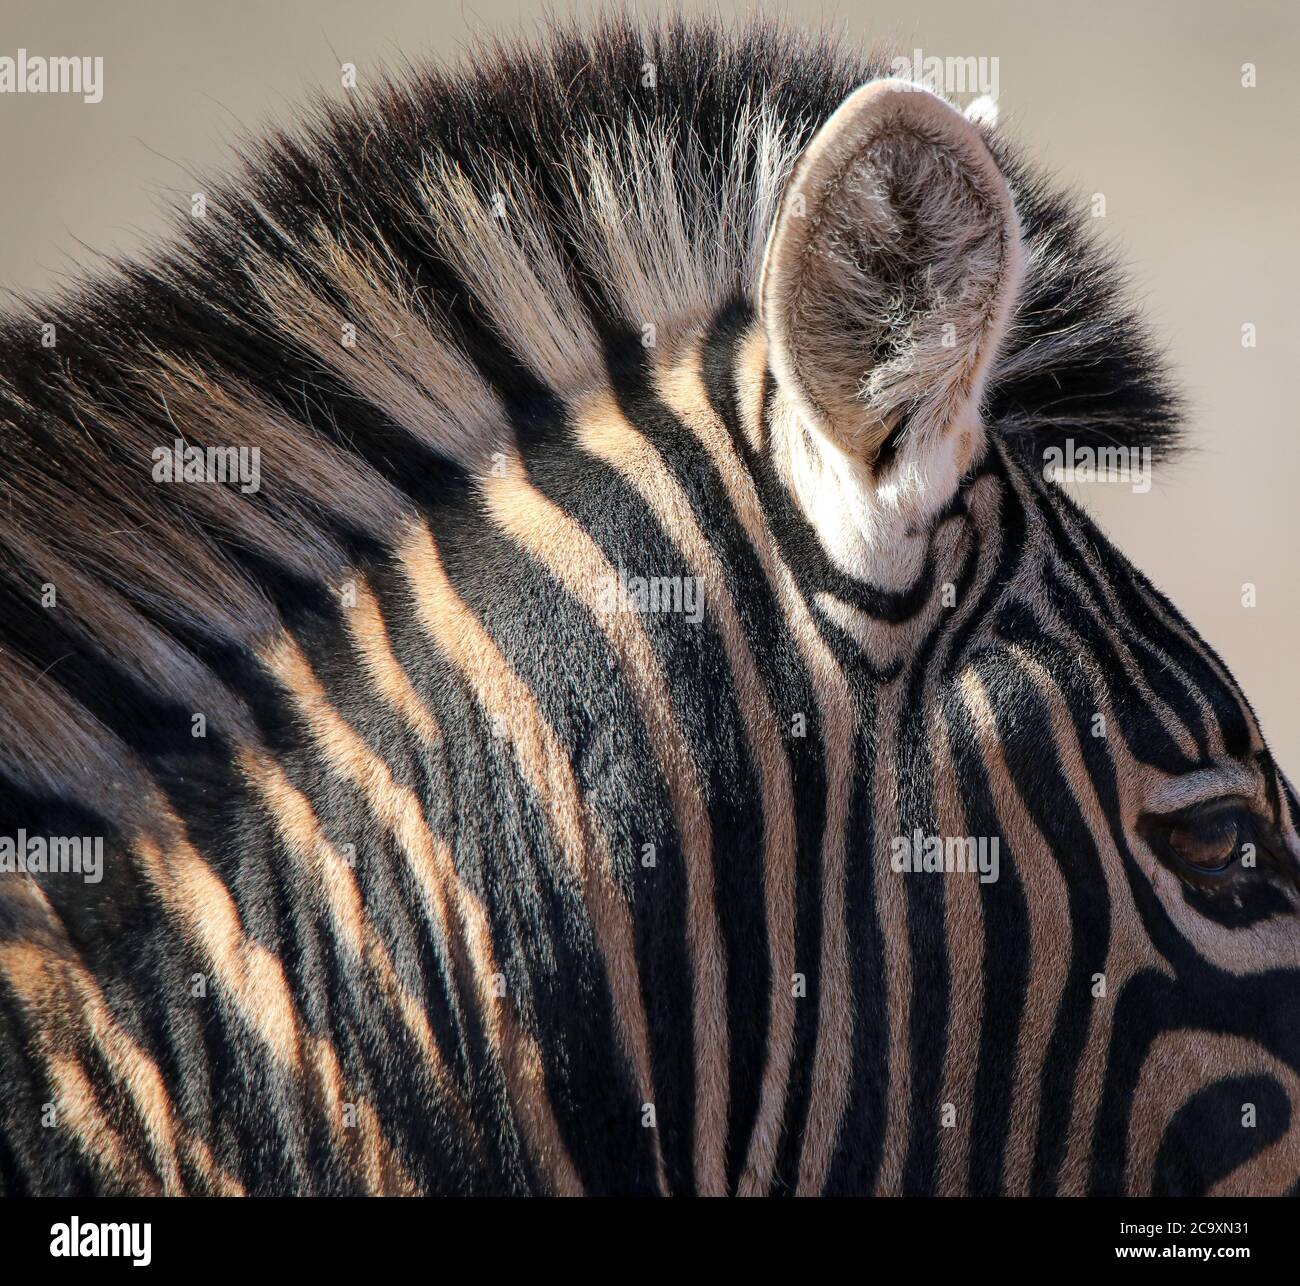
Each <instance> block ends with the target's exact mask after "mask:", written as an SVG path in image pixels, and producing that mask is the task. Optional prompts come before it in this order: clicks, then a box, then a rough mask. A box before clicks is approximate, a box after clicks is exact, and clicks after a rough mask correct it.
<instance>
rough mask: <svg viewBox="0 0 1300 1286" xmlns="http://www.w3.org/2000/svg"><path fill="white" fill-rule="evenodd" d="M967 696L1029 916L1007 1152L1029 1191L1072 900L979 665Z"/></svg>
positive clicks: (1017, 1189)
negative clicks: (1017, 774) (1015, 769)
mask: <svg viewBox="0 0 1300 1286" xmlns="http://www.w3.org/2000/svg"><path fill="white" fill-rule="evenodd" d="M960 688H961V695H962V699H963V701H964V702H965V704H966V708H967V710H968V711H969V713H970V717H971V720H972V722H973V723H974V725H975V732H976V736H977V738H978V742H979V750H980V755H981V758H982V759H983V762H984V770H985V773H986V774H987V776H988V783H989V790H990V793H991V795H992V799H993V805H994V809H995V811H996V813H997V818H998V828H999V830H1000V832H1001V833H1002V834H1003V835H1013V836H1015V837H1016V845H1017V847H1016V853H1015V860H1016V865H1017V869H1018V870H1019V873H1020V877H1021V885H1022V887H1023V889H1024V894H1025V908H1026V913H1027V916H1028V920H1029V980H1028V984H1027V986H1026V994H1025V1004H1024V1011H1023V1014H1022V1021H1021V1027H1020V1034H1019V1039H1018V1041H1017V1045H1016V1071H1015V1082H1014V1086H1013V1089H1012V1099H1011V1101H1012V1104H1013V1105H1014V1107H1013V1111H1012V1116H1011V1121H1010V1129H1009V1132H1008V1137H1007V1147H1006V1154H1005V1158H1004V1165H1005V1168H1004V1185H1005V1188H1006V1191H1007V1193H1008V1194H1010V1195H1012V1196H1025V1195H1028V1191H1029V1183H1030V1179H1031V1176H1032V1171H1033V1161H1034V1148H1035V1144H1036V1142H1037V1138H1038V1123H1039V1116H1040V1112H1041V1108H1042V1104H1041V1103H1040V1101H1039V1087H1040V1084H1041V1076H1042V1070H1043V1065H1044V1063H1045V1062H1046V1059H1047V1050H1048V1047H1049V1045H1050V1043H1051V1038H1052V1032H1053V1031H1054V1029H1055V1023H1056V1014H1057V1010H1058V1009H1059V1007H1060V1000H1061V996H1062V994H1063V993H1064V990H1065V983H1066V980H1067V977H1068V974H1069V968H1070V952H1069V951H1068V950H1063V949H1062V948H1063V946H1068V943H1066V944H1063V943H1062V941H1061V936H1060V934H1061V926H1062V925H1067V926H1068V925H1069V924H1070V904H1069V899H1068V897H1067V895H1066V889H1065V883H1064V881H1063V879H1062V877H1061V871H1060V868H1059V867H1058V866H1057V864H1056V863H1055V861H1053V860H1052V858H1051V852H1052V848H1051V845H1050V844H1048V842H1047V840H1046V839H1045V838H1044V837H1043V835H1042V833H1041V832H1040V831H1039V830H1038V827H1037V826H1036V825H1035V824H1034V822H1033V820H1032V818H1031V817H1030V816H1029V812H1028V810H1027V809H1026V808H1025V805H1024V802H1023V801H1022V800H1021V798H1020V794H1019V791H1018V790H1017V789H1016V785H1015V782H1014V781H1013V779H1012V777H1011V772H1010V769H1009V768H1008V767H1007V762H1006V758H1005V755H1004V753H1003V748H1002V738H1001V735H1000V733H999V730H998V727H997V723H996V720H995V718H994V714H993V706H992V703H991V702H990V700H989V697H988V694H987V692H986V691H985V689H984V685H983V682H982V681H981V680H980V678H979V676H978V675H977V674H976V673H975V671H973V670H966V671H965V672H963V674H962V676H961V679H960Z"/></svg>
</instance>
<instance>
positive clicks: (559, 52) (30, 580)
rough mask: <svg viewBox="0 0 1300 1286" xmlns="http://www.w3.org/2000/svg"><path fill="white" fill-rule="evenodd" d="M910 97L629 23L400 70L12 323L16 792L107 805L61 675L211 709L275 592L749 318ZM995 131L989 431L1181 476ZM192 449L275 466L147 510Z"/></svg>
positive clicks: (12, 763)
mask: <svg viewBox="0 0 1300 1286" xmlns="http://www.w3.org/2000/svg"><path fill="white" fill-rule="evenodd" d="M888 71H889V59H888V57H887V55H886V54H885V53H883V52H879V51H878V52H876V53H873V54H869V55H863V54H861V53H860V52H858V51H855V50H852V49H850V48H848V47H846V46H845V45H844V44H842V43H841V42H839V41H837V40H836V39H833V38H830V37H825V36H813V37H810V36H804V35H799V34H795V33H792V32H788V31H785V30H782V29H780V28H778V27H776V26H774V25H771V24H768V23H762V22H759V23H754V24H751V25H749V26H746V27H744V28H743V29H740V30H736V31H731V30H727V29H724V28H723V27H722V26H720V25H717V24H714V23H710V22H700V21H696V20H691V21H689V22H678V23H673V24H670V25H663V26H653V27H650V28H643V27H640V26H637V25H635V24H634V23H631V22H629V21H625V20H621V19H619V20H612V21H609V22H607V23H605V24H604V25H601V26H599V27H598V28H596V29H595V30H594V31H592V32H589V33H583V34H580V33H578V32H576V31H573V30H556V31H554V32H552V33H551V34H550V35H549V36H548V37H547V39H546V40H545V41H544V42H542V43H540V44H535V45H526V46H525V45H519V46H506V45H496V46H493V47H490V48H488V49H486V51H481V52H479V53H477V54H475V55H473V57H472V58H471V59H470V61H468V62H467V64H466V65H465V66H463V67H461V68H459V69H456V70H454V71H450V70H431V69H428V68H413V67H412V68H407V69H405V70H404V71H403V72H402V73H400V74H399V75H397V76H396V77H395V78H394V79H392V80H391V81H388V82H386V83H384V84H382V85H380V86H378V87H377V88H374V89H370V90H366V91H354V92H352V93H351V94H349V95H347V96H346V97H344V98H343V100H342V101H337V102H335V101H331V102H328V103H326V102H323V101H318V102H317V103H316V104H315V105H314V106H313V107H312V108H311V109H310V110H309V112H308V114H307V119H306V121H305V123H304V125H303V128H302V129H301V130H299V131H297V132H294V133H287V132H284V131H274V132H272V133H270V134H269V135H268V136H266V137H264V138H263V139H261V141H259V142H256V143H252V144H249V145H248V146H247V147H246V148H245V158H244V165H243V167H242V169H241V170H240V171H239V172H238V174H237V175H236V176H235V177H234V178H230V179H226V180H223V181H221V182H218V183H214V184H211V185H208V186H206V187H205V188H203V189H202V191H203V194H204V202H203V205H204V209H203V217H186V218H184V219H183V226H181V227H178V229H177V230H176V233H175V235H174V236H173V237H172V238H171V239H170V240H169V242H168V244H167V245H166V246H165V247H163V248H162V249H160V250H159V251H157V252H156V253H155V254H153V255H152V256H150V257H149V258H147V259H145V260H143V261H136V262H122V263H117V264H114V265H112V266H111V267H110V268H109V269H107V270H104V271H101V272H100V273H99V274H98V275H97V276H95V277H93V278H90V279H87V280H85V281H83V282H82V283H80V284H78V285H77V286H75V287H73V288H71V289H69V290H67V291H65V292H64V293H62V294H61V295H58V296H56V297H51V298H48V299H44V300H35V301H31V300H28V301H25V302H24V303H23V304H22V306H21V307H19V308H18V309H17V310H15V311H13V312H11V313H10V314H9V315H8V316H7V317H6V318H5V319H4V320H3V322H2V323H0V425H3V430H2V436H0V499H2V501H3V503H0V546H3V549H4V556H3V566H0V619H5V620H6V621H8V622H9V623H10V624H9V626H8V629H7V631H6V634H7V637H6V638H5V639H4V640H3V641H4V643H5V648H4V651H3V652H0V686H4V687H5V688H6V690H7V691H8V692H9V693H11V694H12V695H11V696H9V697H8V698H7V699H6V700H4V701H3V702H0V745H5V746H7V747H8V750H7V752H5V758H4V760H3V761H0V764H3V766H6V767H8V768H9V769H10V770H11V771H13V772H15V773H17V775H18V776H19V777H21V778H23V779H25V780H35V781H39V782H42V783H44V784H45V785H46V786H53V785H56V784H57V781H58V779H60V778H62V777H64V776H65V772H64V769H65V768H66V765H67V764H68V763H69V762H70V761H77V762H78V763H79V764H80V766H81V768H82V769H83V771H84V773H85V774H86V775H87V776H88V777H94V776H95V773H96V771H97V769H96V767H95V765H96V762H97V753H98V752H97V750H96V747H100V748H102V746H103V745H104V744H105V742H104V738H105V737H108V736H109V735H110V734H108V733H107V732H106V730H105V729H104V728H103V727H102V726H100V725H99V724H98V722H97V720H95V719H94V718H92V717H91V716H90V715H88V714H86V713H85V712H84V711H78V710H77V709H76V702H75V701H74V700H73V699H71V698H67V699H66V700H65V701H64V704H65V706H66V708H65V709H63V710H62V711H61V712H60V714H59V720H60V721H61V724H62V726H61V727H60V728H59V729H58V730H57V735H56V734H49V735H47V736H45V737H44V738H43V737H42V735H41V732H40V730H39V728H37V727H36V726H35V724H36V720H35V718H34V716H33V714H32V711H34V710H39V709H45V710H48V709H49V705H48V703H49V701H50V699H51V698H50V695H49V689H50V685H49V683H48V676H46V675H45V674H44V672H45V671H47V670H48V669H49V668H50V667H52V666H54V667H58V666H63V667H64V670H56V675H61V674H63V673H64V672H65V671H66V670H67V669H69V668H71V667H75V665H76V664H78V662H77V660H76V654H77V652H78V651H79V649H82V648H84V647H87V646H89V647H90V648H91V649H93V651H94V652H97V653H98V654H100V655H101V656H105V657H109V658H111V659H112V660H113V662H114V663H115V664H116V665H117V666H118V667H120V669H121V671H122V673H123V674H125V675H129V676H132V677H133V678H134V679H136V680H140V681H145V682H148V683H149V684H150V685H151V686H152V688H153V690H155V691H161V692H162V693H163V694H165V695H168V696H171V697H173V698H175V699H176V700H177V701H181V702H185V703H188V705H189V708H193V700H194V694H195V693H196V692H200V691H202V690H203V689H204V686H205V684H206V683H207V682H208V678H207V676H206V669H205V667H206V662H201V661H200V660H198V659H197V657H198V656H199V655H200V654H202V649H201V648H199V647H198V640H199V639H203V640H206V641H207V642H208V643H209V644H219V645H221V646H235V647H242V646H246V645H247V644H248V642H249V641H250V640H252V639H255V638H257V637H261V636H263V635H264V634H266V633H269V632H273V631H274V629H275V627H276V625H277V623H278V622H279V621H280V620H281V619H282V618H283V613H284V607H283V603H282V602H281V601H280V599H279V598H277V597H276V595H277V593H278V592H279V591H277V590H273V589H271V588H270V586H271V584H272V583H274V582H276V581H277V580H281V581H282V580H283V579H284V576H283V575H282V574H281V573H282V572H283V571H284V569H289V570H290V571H291V572H292V573H293V575H294V576H295V577H297V578H298V579H300V580H313V579H316V580H320V581H323V582H324V583H327V584H329V583H334V581H335V580H336V579H337V578H338V577H339V576H341V575H342V574H343V573H344V571H345V570H346V568H347V567H349V566H351V565H353V563H354V562H355V561H356V560H357V558H358V557H359V556H360V557H363V556H365V555H366V554H367V553H375V552H378V551H381V550H382V549H383V548H384V547H385V542H386V539H387V537H388V536H389V535H390V534H391V533H392V531H393V530H394V528H395V525H396V524H397V523H399V522H400V521H401V520H402V519H403V517H404V516H405V515H408V514H409V513H411V512H413V511H414V509H415V508H416V507H417V506H418V505H419V504H421V503H427V502H430V501H435V500H438V499H440V498H443V497H445V496H446V495H447V494H449V493H448V489H449V488H454V487H455V486H457V485H464V483H465V482H466V480H468V479H470V478H472V476H473V475H474V473H475V472H476V471H477V470H479V469H481V468H483V467H484V463H485V461H487V460H488V459H490V458H491V455H492V453H493V451H495V450H496V449H497V448H498V446H499V445H500V444H502V443H504V442H505V441H506V440H507V439H508V437H509V436H510V435H511V434H512V433H513V434H520V433H523V432H527V431H528V430H529V429H530V427H531V426H533V425H534V424H535V423H538V422H539V408H542V409H543V411H544V410H545V408H546V407H548V406H551V405H554V403H555V399H556V398H561V397H563V396H564V395H565V394H566V393H569V392H572V391H575V390H577V389H579V388H580V387H581V386H582V385H583V383H584V382H586V381H589V380H591V379H592V378H593V377H594V378H598V377H599V374H600V368H601V366H602V363H603V362H604V361H605V360H606V357H607V355H608V353H609V351H610V346H611V345H612V344H615V343H617V342H619V341H620V338H622V339H626V338H628V337H636V336H641V337H644V336H645V335H646V334H647V328H648V327H653V328H655V331H656V333H657V332H659V331H661V330H663V329H665V328H667V329H669V330H670V329H671V328H672V326H673V325H674V324H676V323H677V322H679V321H681V320H682V319H684V318H692V317H695V318H698V317H699V316H700V315H702V314H705V313H707V312H709V311H710V310H715V309H717V308H719V307H721V306H723V305H725V304H727V303H728V302H731V301H734V300H736V299H745V298H749V297H751V296H752V292H753V289H754V287H755V285H756V281H757V275H758V269H759V264H760V259H761V255H762V250H763V244H764V239H765V237H766V235H767V230H768V226H769V223H770V220H771V216H772V212H773V210H774V208H775V204H776V201H777V199H778V198H779V196H780V191H781V185H782V182H783V180H784V178H785V175H786V174H787V172H788V170H789V168H790V166H791V164H792V163H793V161H794V159H795V158H796V157H797V155H798V153H799V151H800V150H801V149H802V147H803V145H804V144H805V143H806V141H807V140H808V139H809V137H810V136H811V134H812V133H813V131H814V130H815V129H816V128H817V126H818V125H819V124H820V123H821V122H823V121H824V120H825V119H827V117H829V115H830V114H831V113H832V112H833V111H834V109H835V108H836V107H837V106H838V104H839V103H840V102H841V100H842V99H843V98H844V97H845V96H846V95H847V94H848V93H850V92H851V91H852V89H853V88H854V87H855V86H857V85H859V84H861V83H862V82H864V81H867V80H870V79H872V78H874V77H878V76H881V75H884V74H887V73H888ZM985 128H986V127H985ZM986 136H987V137H988V140H989V143H990V146H991V147H992V148H993V150H994V152H995V154H996V155H997V157H998V159H999V161H1000V163H1001V164H1002V165H1003V167H1004V169H1005V171H1006V173H1007V175H1008V177H1009V179H1010V184H1011V189H1012V191H1013V192H1014V194H1015V198H1016V202H1017V206H1018V209H1019V213H1020V217H1021V220H1022V224H1023V230H1024V237H1025V245H1026V252H1027V277H1026V283H1025V290H1024V296H1023V301H1022V304H1021V307H1020V310H1019V314H1018V320H1017V323H1016V326H1015V330H1014V333H1013V335H1012V336H1011V338H1010V340H1009V342H1008V344H1007V345H1006V349H1005V352H1004V353H1003V354H1002V356H1001V359H1000V362H999V365H998V368H997V370H996V372H995V374H994V375H993V377H992V379H991V380H990V383H989V389H988V394H987V406H986V421H987V423H988V424H989V426H990V427H991V429H992V430H993V431H994V432H996V433H999V434H1001V435H1003V436H1004V438H1005V439H1006V440H1007V441H1009V442H1012V443H1014V444H1016V445H1017V446H1018V447H1019V448H1020V449H1023V450H1024V451H1026V452H1029V453H1032V454H1035V455H1038V454H1039V453H1041V451H1042V450H1043V449H1044V448H1045V447H1047V446H1049V445H1052V444H1053V443H1056V442H1062V441H1063V440H1064V439H1065V438H1067V437H1068V438H1072V439H1074V441H1075V442H1076V444H1077V445H1080V446H1083V445H1102V444H1112V443H1123V444H1126V445H1129V446H1149V447H1151V448H1153V449H1154V450H1155V451H1156V452H1157V453H1161V452H1163V451H1164V450H1165V449H1166V448H1168V447H1170V446H1171V445H1172V444H1173V441H1174V438H1175V416H1176V410H1177V407H1176V402H1175V399H1174V398H1173V397H1172V396H1171V394H1170V392H1169V389H1168V385H1167V382H1166V379H1165V376H1164V374H1163V369H1162V366H1161V363H1160V361H1159V359H1158V355H1157V354H1156V352H1155V351H1154V350H1153V348H1152V347H1151V345H1150V343H1149V341H1148V340H1147V339H1146V337H1145V333H1144V330H1143V327H1142V324H1141V322H1140V319H1139V317H1138V316H1137V314H1136V313H1135V312H1134V311H1132V309H1131V308H1130V307H1129V306H1128V304H1126V303H1125V302H1124V298H1123V281H1122V277H1121V274H1120V273H1119V271H1118V270H1117V268H1116V266H1115V264H1114V263H1113V261H1112V260H1111V259H1110V258H1109V257H1108V256H1107V255H1106V254H1105V253H1104V252H1103V251H1101V250H1100V249H1098V247H1097V246H1096V245H1095V243H1094V242H1093V240H1092V238H1091V236H1090V235H1089V233H1088V231H1087V222H1088V219H1087V211H1086V209H1084V208H1083V207H1082V205H1081V203H1079V202H1077V201H1075V200H1073V199H1072V198H1070V197H1069V196H1067V195H1063V194H1062V193H1061V192H1059V191H1057V190H1056V189H1055V188H1054V187H1053V186H1052V185H1051V184H1050V183H1049V182H1048V181H1047V180H1046V179H1044V178H1043V177H1041V176H1040V175H1038V174H1037V173H1036V172H1035V171H1034V170H1033V169H1032V168H1031V167H1030V166H1029V165H1028V164H1027V163H1026V162H1025V161H1024V160H1023V159H1022V158H1021V156H1020V154H1019V153H1018V152H1017V150H1016V149H1015V148H1014V146H1013V145H1012V144H1011V143H1010V142H1008V141H1007V140H1006V139H1004V138H1003V137H1002V136H1001V135H999V134H998V133H997V132H996V130H992V129H988V128H986ZM51 340H52V341H53V342H52V345H51ZM542 418H544V415H543V417H542ZM177 439H179V440H182V441H184V442H185V443H187V444H196V445H199V446H203V445H205V444H206V445H213V446H221V445H227V444H246V445H250V446H251V445H256V446H258V448H259V449H260V451H261V456H262V461H263V465H262V469H263V477H264V479H265V481H264V483H263V485H262V487H261V489H260V490H259V491H258V492H257V493H256V494H247V493H243V492H241V491H240V490H239V488H238V487H237V486H232V487H184V486H182V487H166V486H160V485H158V483H157V482H156V481H155V480H154V479H153V477H152V476H151V470H150V461H151V459H152V452H153V451H154V450H155V449H156V448H159V447H166V446H170V445H171V444H172V443H173V441H174V440H177ZM272 573H274V574H272ZM50 585H53V586H54V587H55V588H56V590H57V595H58V607H57V609H56V610H47V608H46V607H43V606H41V605H40V604H41V602H42V594H43V592H44V591H45V589H46V587H48V586H50ZM68 657H71V658H72V659H67V658H68ZM86 681H87V682H90V679H89V678H87V680H86ZM63 687H64V689H65V690H66V691H73V690H76V689H75V683H74V682H72V681H71V680H70V681H69V682H65V683H64V684H63ZM43 703H44V704H43ZM83 716H84V717H83ZM51 736H52V737H53V740H52V741H51V739H50V738H51ZM43 744H44V746H45V750H44V751H42V745H43ZM60 765H63V767H60Z"/></svg>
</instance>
